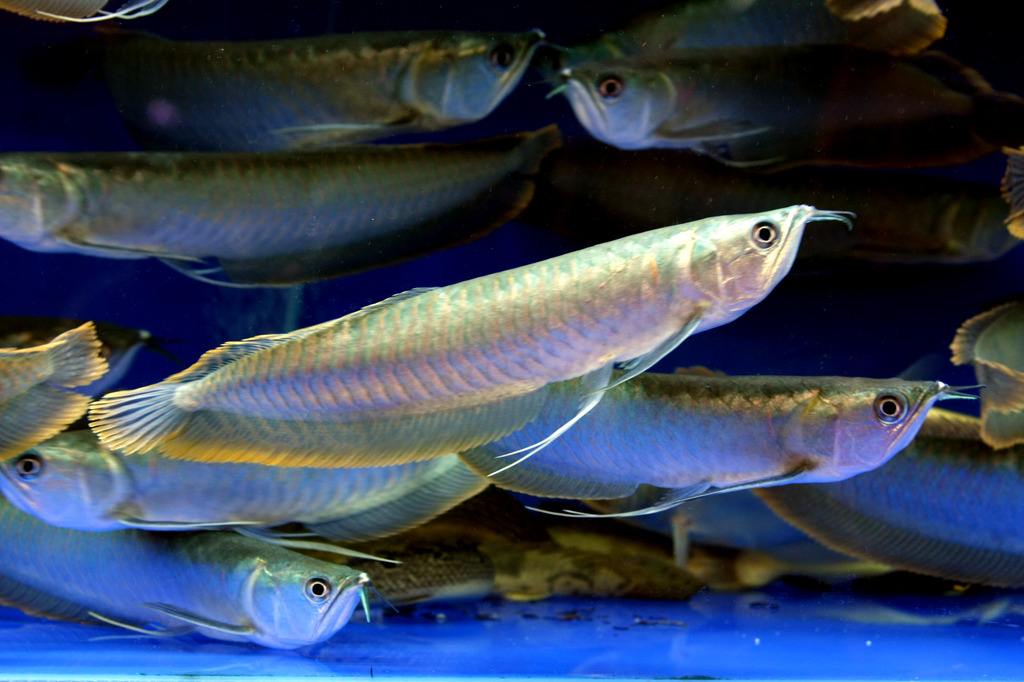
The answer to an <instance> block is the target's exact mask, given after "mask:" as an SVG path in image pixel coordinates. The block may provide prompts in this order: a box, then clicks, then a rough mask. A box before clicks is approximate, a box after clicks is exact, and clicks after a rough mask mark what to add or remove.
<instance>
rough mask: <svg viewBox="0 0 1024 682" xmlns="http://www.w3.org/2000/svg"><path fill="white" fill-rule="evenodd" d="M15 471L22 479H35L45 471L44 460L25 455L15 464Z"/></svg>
mask: <svg viewBox="0 0 1024 682" xmlns="http://www.w3.org/2000/svg"><path fill="white" fill-rule="evenodd" d="M14 470H15V471H16V472H17V473H18V476H19V477H20V478H26V479H30V478H35V477H36V476H38V475H39V474H40V473H42V471H43V460H41V459H40V458H39V457H37V456H36V455H24V456H23V457H21V459H19V460H18V461H17V462H15V463H14Z"/></svg>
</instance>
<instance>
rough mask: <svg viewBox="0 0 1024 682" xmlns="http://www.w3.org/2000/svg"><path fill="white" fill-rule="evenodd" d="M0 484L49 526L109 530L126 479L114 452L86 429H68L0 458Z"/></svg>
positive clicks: (113, 526) (126, 493)
mask: <svg viewBox="0 0 1024 682" xmlns="http://www.w3.org/2000/svg"><path fill="white" fill-rule="evenodd" d="M0 489H2V491H3V493H4V495H5V496H6V497H7V499H8V500H10V502H11V503H12V504H13V505H15V506H16V507H18V508H19V509H21V510H22V511H24V512H26V513H28V514H31V515H33V516H35V517H38V518H40V519H42V520H43V521H45V522H47V523H49V524H50V525H52V526H59V527H62V528H75V529H78V530H113V529H116V528H121V527H122V526H121V525H120V524H119V523H118V521H117V519H116V513H115V510H116V509H117V508H118V507H120V506H121V505H122V504H124V503H125V501H126V500H127V499H128V497H129V495H130V491H131V481H130V477H129V475H128V472H127V471H126V470H125V468H124V465H123V463H122V462H121V459H120V457H119V456H118V455H117V454H115V453H114V452H111V451H110V450H109V449H107V448H106V447H104V446H103V445H101V444H100V442H99V441H98V440H97V438H96V437H95V436H94V435H93V434H92V432H91V431H87V430H86V431H69V432H67V433H62V434H60V435H58V436H55V437H54V438H51V439H50V440H48V441H46V442H44V443H40V444H39V445H37V446H35V447H33V448H32V449H30V450H28V451H26V452H24V453H22V454H21V455H19V456H17V457H13V458H10V459H8V460H6V461H4V462H2V463H0Z"/></svg>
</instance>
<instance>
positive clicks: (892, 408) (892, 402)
mask: <svg viewBox="0 0 1024 682" xmlns="http://www.w3.org/2000/svg"><path fill="white" fill-rule="evenodd" d="M875 412H877V413H878V416H879V418H880V419H882V421H886V422H894V421H898V420H899V419H901V418H902V417H903V413H904V412H905V409H904V407H903V401H902V400H900V399H899V398H897V397H896V396H893V395H882V396H879V397H878V399H877V400H876V401H875Z"/></svg>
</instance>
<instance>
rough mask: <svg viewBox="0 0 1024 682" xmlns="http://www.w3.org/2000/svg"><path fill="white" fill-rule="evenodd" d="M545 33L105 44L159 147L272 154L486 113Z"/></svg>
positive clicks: (129, 113) (121, 99)
mask: <svg viewBox="0 0 1024 682" xmlns="http://www.w3.org/2000/svg"><path fill="white" fill-rule="evenodd" d="M542 38H543V34H542V33H541V32H540V31H527V32H523V33H495V34H488V33H455V32H406V33H355V34H347V35H341V34H339V35H326V36H320V37H314V38H294V39H285V40H273V41H262V42H260V41H250V42H181V41H170V40H163V39H159V38H154V37H152V36H146V35H142V34H116V35H113V36H111V37H110V39H109V40H108V41H107V44H106V46H105V48H104V49H103V54H104V70H105V75H106V80H107V83H108V84H109V87H110V90H111V92H112V93H113V95H114V98H115V99H116V101H117V103H118V106H119V109H120V111H121V113H122V115H123V116H124V117H125V119H126V120H127V121H128V122H129V123H130V124H131V125H132V126H134V127H135V128H136V129H137V130H139V131H140V132H141V133H142V134H143V135H144V137H145V138H146V140H147V141H148V142H149V143H151V144H154V145H157V146H159V147H162V148H185V149H223V150H269V149H282V148H287V147H295V146H307V145H314V146H321V145H324V144H338V143H345V142H348V143H351V142H356V141H361V140H372V139H375V138H380V137H386V136H389V135H395V134H398V133H407V132H415V131H429V130H439V129H442V128H448V127H451V126H455V125H459V124H462V123H470V122H473V121H476V120H479V119H481V118H483V117H484V116H486V115H487V114H489V113H490V112H491V111H492V110H493V109H494V108H495V107H496V106H497V105H498V104H499V103H500V102H501V101H502V100H503V99H504V98H505V96H506V95H507V94H508V93H509V92H511V90H512V89H513V88H514V87H515V86H516V84H517V83H518V82H519V79H520V78H521V77H522V74H523V72H524V71H525V69H526V67H527V65H528V64H529V62H530V59H531V57H532V56H533V52H534V50H535V49H536V47H537V45H538V44H539V43H540V41H541V40H542Z"/></svg>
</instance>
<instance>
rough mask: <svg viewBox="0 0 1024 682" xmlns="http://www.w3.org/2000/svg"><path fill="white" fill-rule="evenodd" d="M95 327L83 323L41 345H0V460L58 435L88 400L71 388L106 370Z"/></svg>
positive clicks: (82, 410) (94, 378) (95, 377)
mask: <svg viewBox="0 0 1024 682" xmlns="http://www.w3.org/2000/svg"><path fill="white" fill-rule="evenodd" d="M100 350H101V345H100V342H99V340H98V339H97V338H96V327H95V326H94V325H93V324H92V323H91V322H87V323H85V324H83V325H82V326H80V327H77V328H75V329H72V330H70V331H67V332H64V333H63V334H61V335H59V336H57V337H56V338H55V339H53V340H52V341H50V342H49V343H47V344H44V345H40V346H33V347H31V348H23V349H17V348H3V347H0V460H3V459H6V458H8V457H11V456H13V455H16V454H18V453H19V452H22V451H23V450H25V449H26V448H29V447H31V446H32V445H35V444H36V443H39V442H41V441H43V440H46V439H47V438H49V437H50V436H52V435H54V434H56V433H58V432H60V431H61V430H62V429H64V427H66V426H67V425H68V424H70V423H71V422H73V421H75V420H76V419H78V418H79V417H81V416H82V415H83V414H85V410H86V408H87V407H88V405H89V398H88V397H87V396H85V395H84V394H82V393H78V392H76V391H75V390H74V389H76V388H79V387H81V386H86V385H88V384H91V383H92V382H94V381H96V380H97V379H99V378H100V377H101V376H103V374H104V373H105V372H106V371H107V362H106V360H104V359H103V358H102V357H101V356H100Z"/></svg>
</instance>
